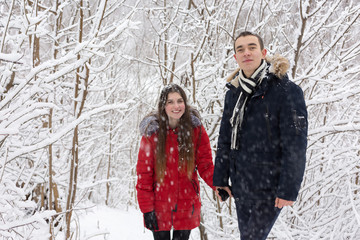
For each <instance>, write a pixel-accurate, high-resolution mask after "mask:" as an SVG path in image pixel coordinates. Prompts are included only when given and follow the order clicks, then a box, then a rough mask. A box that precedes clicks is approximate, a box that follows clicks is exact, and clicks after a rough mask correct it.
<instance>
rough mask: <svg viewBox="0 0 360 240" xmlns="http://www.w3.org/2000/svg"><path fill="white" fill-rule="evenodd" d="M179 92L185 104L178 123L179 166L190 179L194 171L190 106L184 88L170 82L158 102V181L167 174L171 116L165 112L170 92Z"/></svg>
mask: <svg viewBox="0 0 360 240" xmlns="http://www.w3.org/2000/svg"><path fill="white" fill-rule="evenodd" d="M174 92H176V93H179V94H180V96H181V97H182V99H183V100H184V104H185V112H184V114H183V115H182V116H181V118H180V120H179V123H178V126H177V127H178V143H179V166H180V167H181V170H182V171H186V173H187V175H188V177H189V179H191V176H192V173H193V171H194V168H195V156H194V145H193V126H192V121H191V115H190V111H191V110H190V107H189V105H188V104H187V97H186V94H185V92H184V90H183V89H182V88H181V87H180V86H179V85H177V84H169V85H166V86H165V87H164V89H163V90H162V91H161V94H160V99H159V103H158V112H157V114H158V116H157V119H158V121H159V132H158V142H157V146H156V164H155V172H156V176H157V181H158V182H162V180H163V179H164V176H165V169H166V159H167V157H168V156H167V154H168V153H166V152H165V149H166V147H165V146H166V136H167V131H168V129H169V118H168V116H167V114H166V112H165V105H166V102H167V99H168V95H169V93H174Z"/></svg>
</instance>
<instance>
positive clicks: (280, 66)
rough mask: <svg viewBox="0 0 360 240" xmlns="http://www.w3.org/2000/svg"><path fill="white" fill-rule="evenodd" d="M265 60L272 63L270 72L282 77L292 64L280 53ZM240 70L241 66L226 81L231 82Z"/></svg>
mask: <svg viewBox="0 0 360 240" xmlns="http://www.w3.org/2000/svg"><path fill="white" fill-rule="evenodd" d="M265 61H266V62H267V63H268V64H270V68H269V72H270V73H272V74H274V75H275V76H277V77H278V78H280V79H281V78H282V77H283V76H284V75H285V74H286V72H287V70H288V69H289V66H290V64H289V61H288V60H287V59H286V58H285V57H283V56H281V55H280V54H276V55H274V56H272V57H266V58H265ZM239 71H240V67H239V68H237V69H236V70H235V71H234V72H232V73H231V74H230V75H229V77H227V79H226V81H227V82H231V81H232V80H233V79H234V77H235V76H236V75H237V74H238V72H239Z"/></svg>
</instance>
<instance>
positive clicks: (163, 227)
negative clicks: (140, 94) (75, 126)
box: [136, 84, 215, 240]
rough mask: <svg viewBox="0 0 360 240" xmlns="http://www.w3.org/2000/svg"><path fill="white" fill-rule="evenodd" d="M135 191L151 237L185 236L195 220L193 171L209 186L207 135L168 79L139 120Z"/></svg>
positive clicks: (181, 92)
mask: <svg viewBox="0 0 360 240" xmlns="http://www.w3.org/2000/svg"><path fill="white" fill-rule="evenodd" d="M140 132H141V135H142V138H141V143H140V149H139V154H138V163H137V167H136V171H137V176H138V179H137V185H136V189H137V196H138V201H139V206H140V210H141V211H142V212H143V213H144V223H145V227H146V228H148V229H150V230H152V231H153V235H154V239H155V240H163V239H164V240H165V239H166V240H170V230H171V229H173V230H174V231H173V238H172V239H173V240H187V239H189V236H190V231H191V229H193V228H195V227H197V226H199V224H200V207H201V203H200V189H199V180H198V177H197V176H198V175H197V173H199V174H200V176H201V178H202V179H204V180H205V182H206V183H207V184H208V185H209V186H210V187H211V188H212V189H213V190H215V188H214V187H213V182H212V178H213V171H214V165H213V162H212V155H211V148H210V141H209V137H208V135H207V133H206V131H205V129H204V127H203V126H202V124H201V121H200V118H199V115H198V113H197V111H196V110H194V109H192V108H190V106H189V105H188V104H187V100H186V95H185V92H184V90H183V89H182V88H181V87H180V86H178V85H176V84H170V85H167V86H165V87H164V89H163V90H162V92H161V94H160V99H159V104H158V110H157V112H156V113H152V114H150V115H148V116H146V117H145V118H144V119H143V120H142V122H141V123H140Z"/></svg>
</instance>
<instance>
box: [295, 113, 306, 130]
mask: <svg viewBox="0 0 360 240" xmlns="http://www.w3.org/2000/svg"><path fill="white" fill-rule="evenodd" d="M292 117H293V121H294V126H295V131H296V135H299V134H300V133H301V131H302V130H303V129H305V128H306V119H305V116H302V115H298V114H297V112H296V110H292Z"/></svg>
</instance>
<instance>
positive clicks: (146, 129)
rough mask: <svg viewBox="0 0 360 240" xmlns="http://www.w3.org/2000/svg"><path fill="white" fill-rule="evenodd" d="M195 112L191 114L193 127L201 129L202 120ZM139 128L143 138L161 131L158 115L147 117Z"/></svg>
mask: <svg viewBox="0 0 360 240" xmlns="http://www.w3.org/2000/svg"><path fill="white" fill-rule="evenodd" d="M193 111H194V110H191V113H190V116H191V122H192V125H193V127H200V126H201V120H200V119H199V118H198V117H197V116H196V115H195V113H194V112H193ZM139 128H140V134H141V136H147V137H150V136H151V135H153V134H154V133H156V132H157V131H158V130H159V120H158V119H157V116H156V114H151V115H148V116H146V117H145V118H144V119H143V120H142V121H141V122H140V125H139Z"/></svg>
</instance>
